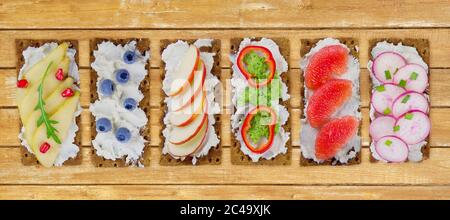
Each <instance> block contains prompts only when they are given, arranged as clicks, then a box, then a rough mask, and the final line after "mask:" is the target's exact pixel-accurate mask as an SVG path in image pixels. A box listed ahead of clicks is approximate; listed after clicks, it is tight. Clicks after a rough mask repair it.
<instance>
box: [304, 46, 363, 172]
mask: <svg viewBox="0 0 450 220" xmlns="http://www.w3.org/2000/svg"><path fill="white" fill-rule="evenodd" d="M355 42H356V41H355V40H352V39H341V41H340V40H337V39H332V38H326V39H323V40H319V41H317V40H314V42H310V41H302V47H311V48H310V50H309V52H308V53H307V54H302V56H303V60H302V61H301V63H300V66H301V68H302V70H303V78H304V84H305V88H304V91H303V92H304V94H303V99H304V115H303V118H302V120H301V134H300V146H301V154H302V155H301V164H302V165H314V164H330V165H337V164H354V163H359V162H360V150H361V137H360V135H359V128H360V120H361V113H360V95H359V94H360V91H359V77H360V75H359V62H358V60H357V58H356V57H357V47H356V45H355ZM302 51H306V50H302Z"/></svg>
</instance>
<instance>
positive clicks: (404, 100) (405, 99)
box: [402, 95, 411, 104]
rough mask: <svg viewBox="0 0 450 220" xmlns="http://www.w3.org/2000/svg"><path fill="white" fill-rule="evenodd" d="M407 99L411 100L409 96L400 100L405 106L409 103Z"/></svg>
mask: <svg viewBox="0 0 450 220" xmlns="http://www.w3.org/2000/svg"><path fill="white" fill-rule="evenodd" d="M409 98H411V96H410V95H406V96H405V98H403V99H402V103H403V104H405V103H407V102H408V101H409Z"/></svg>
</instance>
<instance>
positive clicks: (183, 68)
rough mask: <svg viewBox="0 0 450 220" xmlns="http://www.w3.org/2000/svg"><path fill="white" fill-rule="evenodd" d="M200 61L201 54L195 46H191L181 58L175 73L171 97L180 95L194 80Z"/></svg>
mask: <svg viewBox="0 0 450 220" xmlns="http://www.w3.org/2000/svg"><path fill="white" fill-rule="evenodd" d="M199 60H200V52H199V50H198V48H197V47H195V46H194V45H191V46H189V49H188V50H187V52H186V53H185V54H184V55H183V57H182V58H181V61H180V64H179V65H178V68H177V70H176V71H175V72H174V76H173V79H174V80H173V82H172V85H171V87H170V92H169V96H175V95H178V94H180V93H181V92H182V91H183V89H185V88H186V87H188V86H189V84H190V83H191V82H192V81H193V80H194V75H195V69H196V68H197V66H198V63H199Z"/></svg>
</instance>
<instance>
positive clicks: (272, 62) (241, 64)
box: [237, 46, 276, 88]
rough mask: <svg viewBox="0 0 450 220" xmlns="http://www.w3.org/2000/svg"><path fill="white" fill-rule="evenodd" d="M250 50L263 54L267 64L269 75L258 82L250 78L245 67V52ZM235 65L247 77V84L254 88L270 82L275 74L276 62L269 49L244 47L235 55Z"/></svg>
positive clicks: (250, 75)
mask: <svg viewBox="0 0 450 220" xmlns="http://www.w3.org/2000/svg"><path fill="white" fill-rule="evenodd" d="M252 51H258V52H260V53H262V54H264V55H265V58H266V63H267V64H268V65H269V71H270V72H269V76H268V77H267V79H266V80H265V81H263V82H259V83H257V82H255V80H254V79H253V78H252V74H251V73H249V72H248V71H247V69H246V68H245V63H244V57H245V55H246V54H248V53H250V52H252ZM237 66H238V68H239V70H240V71H241V73H242V74H243V75H244V77H245V78H246V79H247V81H248V84H249V85H250V86H252V87H255V88H258V87H262V86H265V85H267V84H269V83H270V82H272V79H273V77H274V76H275V70H276V63H275V59H274V58H273V55H272V52H270V50H269V49H267V48H265V47H262V46H247V47H244V49H242V51H241V52H240V53H239V55H238V57H237Z"/></svg>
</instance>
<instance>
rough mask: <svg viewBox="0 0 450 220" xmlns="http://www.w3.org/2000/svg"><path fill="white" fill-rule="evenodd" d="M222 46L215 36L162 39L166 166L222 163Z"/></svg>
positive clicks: (164, 155)
mask: <svg viewBox="0 0 450 220" xmlns="http://www.w3.org/2000/svg"><path fill="white" fill-rule="evenodd" d="M218 49H220V41H217V40H212V39H199V40H195V41H192V40H189V41H184V40H178V41H175V42H172V41H167V40H166V41H162V50H163V51H162V55H161V58H162V61H163V62H164V63H163V67H164V74H163V87H162V90H163V91H164V94H165V96H166V97H165V99H164V102H163V105H164V106H163V109H164V114H165V115H164V118H163V131H162V139H163V143H162V144H163V147H162V159H161V164H163V165H174V164H188V163H192V164H201V163H202V162H206V163H215V162H220V152H221V151H220V149H219V147H220V146H219V142H220V141H219V136H218V127H219V125H218V123H217V121H216V117H215V116H216V115H217V114H219V113H220V106H219V103H218V102H217V101H216V100H215V99H216V93H215V92H216V88H219V86H220V81H219V79H218V77H217V76H216V75H219V74H220V68H217V67H218V62H216V61H215V60H217V58H218V57H217V56H218V54H217V52H218ZM217 154H219V155H217ZM213 156H214V157H217V158H215V159H212V157H213Z"/></svg>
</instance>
